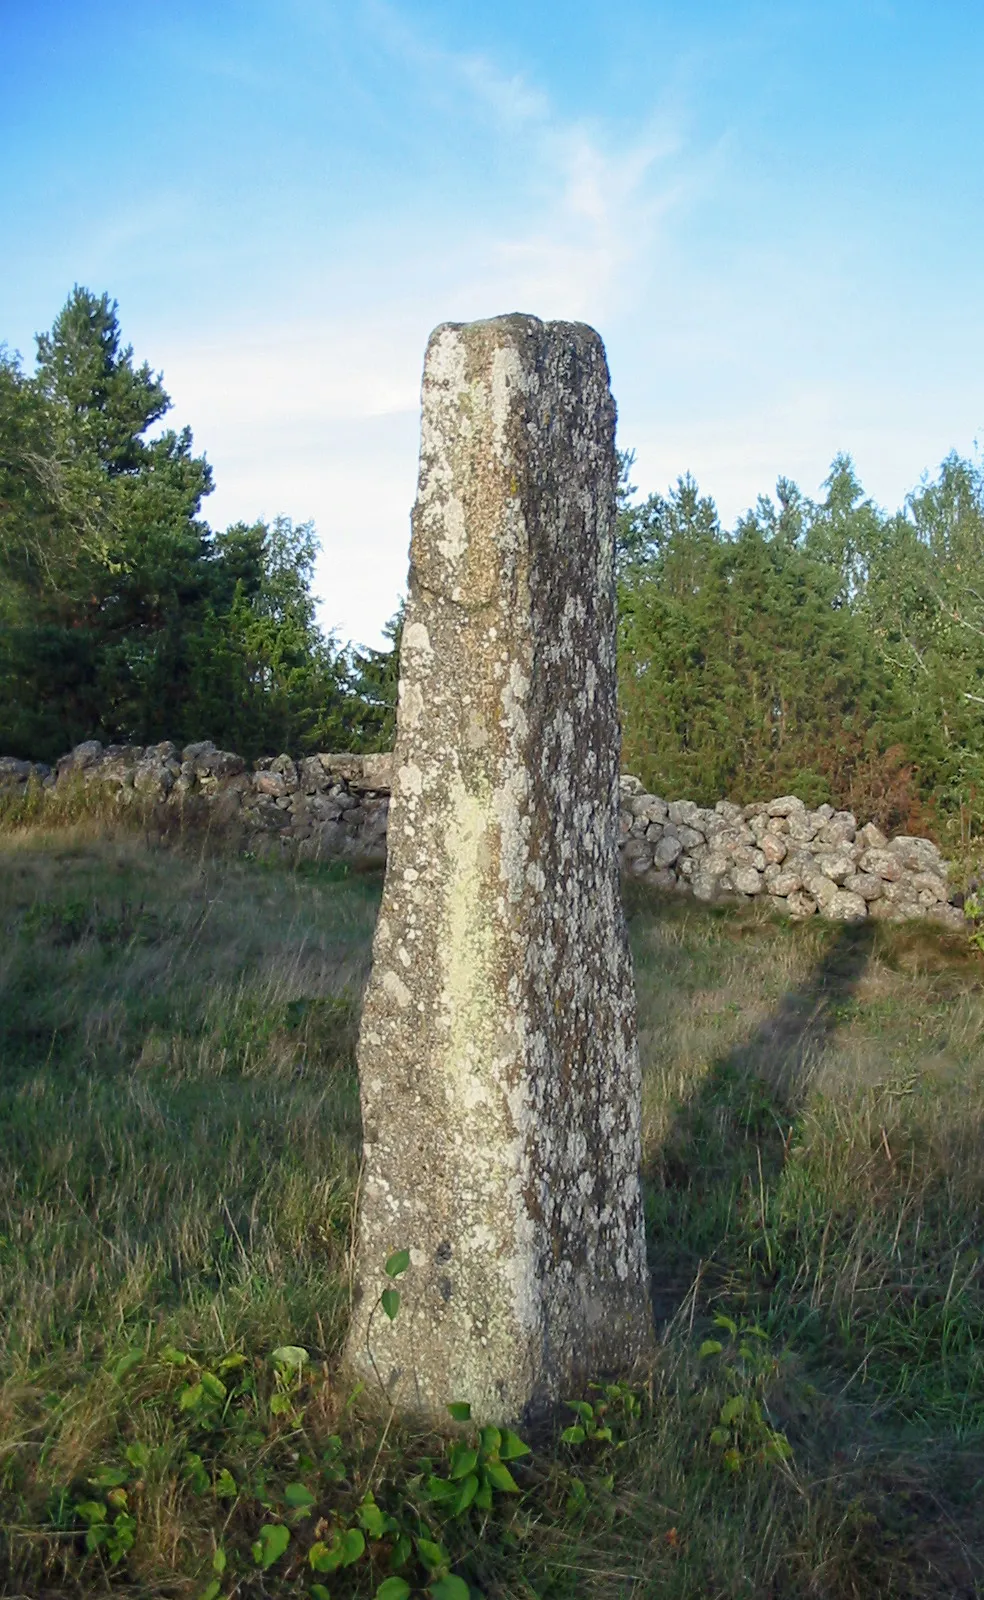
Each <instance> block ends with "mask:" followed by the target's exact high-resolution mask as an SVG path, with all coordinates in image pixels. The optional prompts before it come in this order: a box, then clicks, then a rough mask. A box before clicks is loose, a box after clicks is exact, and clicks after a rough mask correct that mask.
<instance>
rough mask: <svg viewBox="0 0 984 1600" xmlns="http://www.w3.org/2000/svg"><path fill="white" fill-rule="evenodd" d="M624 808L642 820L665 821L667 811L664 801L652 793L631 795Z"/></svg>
mask: <svg viewBox="0 0 984 1600" xmlns="http://www.w3.org/2000/svg"><path fill="white" fill-rule="evenodd" d="M626 809H627V810H628V811H629V812H631V814H632V816H633V817H635V818H636V819H637V820H639V821H642V822H665V821H666V817H667V811H668V807H667V804H666V801H665V800H659V799H657V797H656V795H654V794H634V795H631V796H630V797H629V802H628V805H627V807H626Z"/></svg>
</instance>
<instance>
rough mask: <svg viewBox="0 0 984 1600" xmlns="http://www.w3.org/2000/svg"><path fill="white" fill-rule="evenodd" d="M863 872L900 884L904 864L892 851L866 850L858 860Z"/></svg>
mask: <svg viewBox="0 0 984 1600" xmlns="http://www.w3.org/2000/svg"><path fill="white" fill-rule="evenodd" d="M858 866H859V867H860V868H861V871H862V872H871V873H873V874H874V876H875V877H876V878H884V879H885V880H886V881H887V882H889V883H898V881H899V879H900V878H901V876H902V871H903V868H902V862H901V861H900V860H899V858H898V856H897V855H895V854H894V852H893V851H891V850H865V852H864V854H863V855H862V856H860V857H859V859H858Z"/></svg>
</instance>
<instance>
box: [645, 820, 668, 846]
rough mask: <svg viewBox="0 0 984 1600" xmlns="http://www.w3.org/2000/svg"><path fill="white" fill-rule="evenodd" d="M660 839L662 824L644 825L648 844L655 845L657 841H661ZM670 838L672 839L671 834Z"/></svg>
mask: <svg viewBox="0 0 984 1600" xmlns="http://www.w3.org/2000/svg"><path fill="white" fill-rule="evenodd" d="M662 837H663V824H662V822H647V824H646V838H647V839H648V840H649V842H650V844H655V843H656V841H657V839H662ZM670 837H671V838H673V837H674V835H672V834H671V835H670Z"/></svg>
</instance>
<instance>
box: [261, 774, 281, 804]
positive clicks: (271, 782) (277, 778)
mask: <svg viewBox="0 0 984 1600" xmlns="http://www.w3.org/2000/svg"><path fill="white" fill-rule="evenodd" d="M253 788H254V790H255V791H256V793H257V794H264V795H269V796H270V797H271V799H274V800H279V799H281V798H282V797H284V796H286V794H287V781H286V779H285V778H284V775H283V773H282V772H255V773H254V774H253Z"/></svg>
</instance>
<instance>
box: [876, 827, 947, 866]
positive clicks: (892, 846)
mask: <svg viewBox="0 0 984 1600" xmlns="http://www.w3.org/2000/svg"><path fill="white" fill-rule="evenodd" d="M888 849H889V851H890V852H891V854H892V855H893V856H895V858H896V860H897V861H898V862H899V863H900V864H901V865H902V866H903V867H905V868H906V870H907V871H909V872H939V871H940V866H941V861H940V852H939V849H938V848H937V846H936V845H935V844H934V843H933V841H932V840H931V839H914V838H911V837H910V836H909V835H908V834H904V833H900V834H898V835H897V837H896V838H894V839H892V840H890V841H889V844H888Z"/></svg>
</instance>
